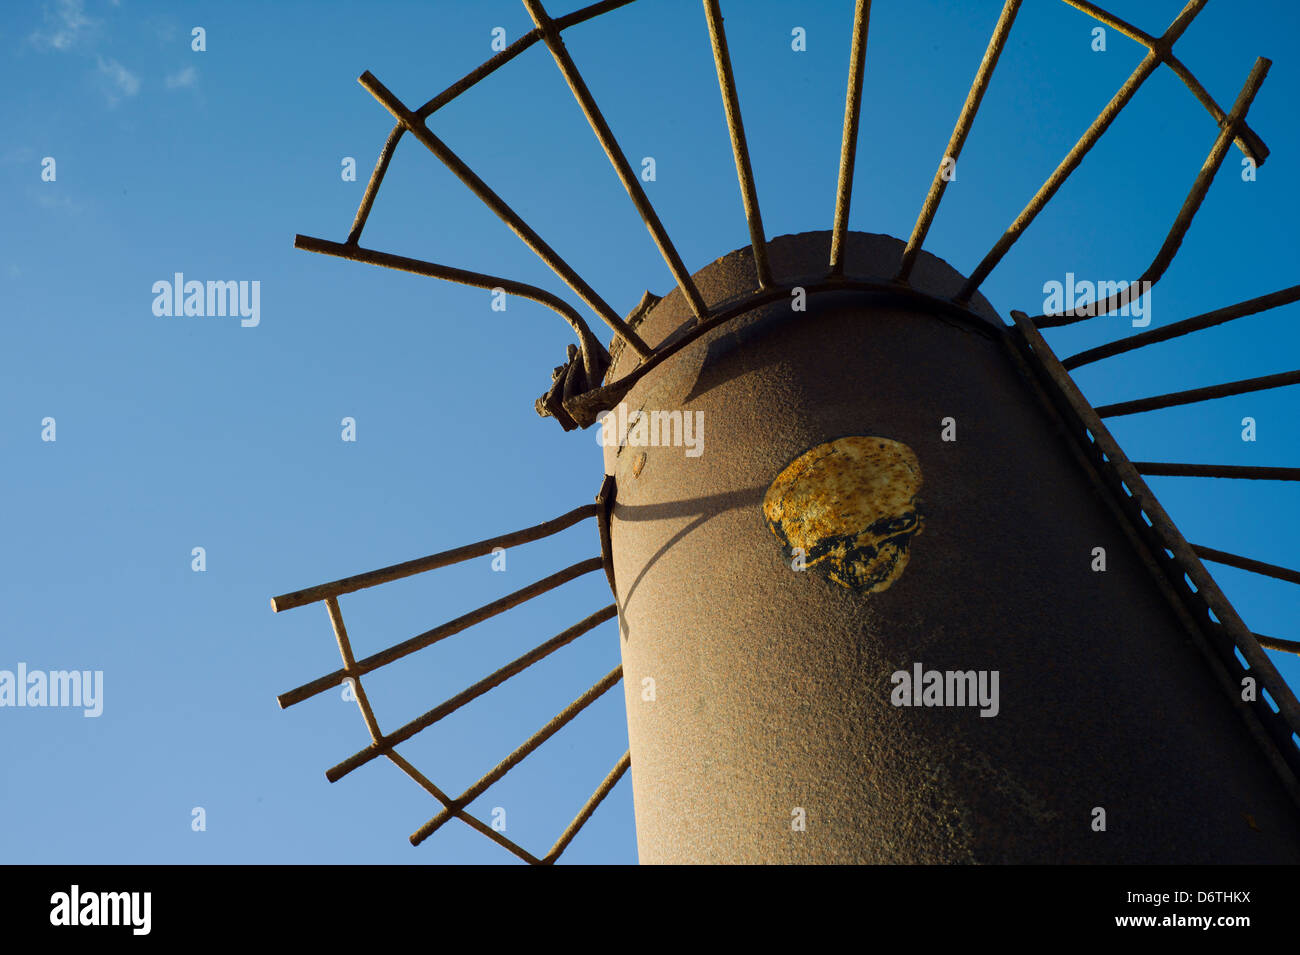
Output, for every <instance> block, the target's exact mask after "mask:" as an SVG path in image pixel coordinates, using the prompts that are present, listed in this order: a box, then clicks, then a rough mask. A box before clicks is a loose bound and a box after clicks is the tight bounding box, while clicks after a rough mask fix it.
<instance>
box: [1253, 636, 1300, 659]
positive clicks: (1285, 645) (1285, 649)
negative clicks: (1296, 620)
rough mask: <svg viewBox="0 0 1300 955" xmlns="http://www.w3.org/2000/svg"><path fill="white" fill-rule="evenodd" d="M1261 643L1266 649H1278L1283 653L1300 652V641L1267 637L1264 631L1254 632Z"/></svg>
mask: <svg viewBox="0 0 1300 955" xmlns="http://www.w3.org/2000/svg"><path fill="white" fill-rule="evenodd" d="M1254 637H1255V639H1256V640H1258V641H1259V645H1260V646H1261V647H1263V648H1264V649H1265V650H1278V651H1281V652H1282V653H1296V654H1300V641H1296V640H1283V639H1281V638H1280V637H1266V636H1264V635H1263V634H1262V633H1257V634H1254Z"/></svg>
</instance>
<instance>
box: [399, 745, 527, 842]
mask: <svg viewBox="0 0 1300 955" xmlns="http://www.w3.org/2000/svg"><path fill="white" fill-rule="evenodd" d="M385 755H386V756H387V757H388V758H389V759H390V760H391V761H392V763H393V765H395V766H396V767H397V768H398V769H400V770H401V771H402V772H404V773H406V775H407V776H410V777H411V778H412V779H413V780H415V782H416V783H418V784H419V786H420V787H421V788H422V789H423V790H424V791H425V792H427V793H428V794H429V795H430V796H432V797H433V798H434V799H436V800H438V801H439V802H440V803H442V804H443V805H444V806H448V805H451V803H452V802H453V800H452V798H451V797H450V796H448V795H447V794H446V793H445V792H443V791H442V790H441V789H439V788H438V787H437V786H436V785H434V783H433V781H432V780H430V779H429V778H428V777H427V776H425V775H424V773H422V772H420V771H419V770H418V769H416V768H415V767H414V766H412V765H411V764H410V763H409V762H408V761H407V760H406V759H405V758H404V757H403V756H401V755H400V754H399V753H397V752H396V751H389V752H388V753H386V754H385ZM454 814H455V816H456V818H457V819H459V820H461V821H462V822H464V823H465V824H466V825H467V826H469V827H470V828H471V829H474V830H475V831H477V832H480V833H482V834H483V835H485V836H487V837H488V838H489V839H491V840H492V841H493V842H495V843H496V844H497V845H499V846H501V847H502V848H503V849H505V850H506V851H508V852H510V853H512V854H513V855H515V856H516V857H518V858H520V859H522V860H523V861H524V862H527V863H528V864H529V865H541V864H542V860H541V859H539V858H537V856H535V855H533V854H532V853H531V852H529V851H528V850H527V849H525V848H524V847H523V846H521V845H519V843H517V842H515V841H514V840H513V839H510V838H509V837H507V836H504V835H502V834H501V833H499V832H497V831H496V830H495V829H493V828H492V827H491V826H489V825H488V824H487V823H485V822H484V821H483V820H481V819H479V818H478V817H477V816H475V815H473V814H471V813H470V812H468V811H467V810H464V809H457V810H456V811H455V813H454Z"/></svg>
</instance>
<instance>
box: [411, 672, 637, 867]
mask: <svg viewBox="0 0 1300 955" xmlns="http://www.w3.org/2000/svg"><path fill="white" fill-rule="evenodd" d="M622 677H623V666H622V664H620V665H619V666H616V667H614V669H612V670H610V671H609V673H607V674H606V675H605V676H604V677H602V678H601V679H600V681H599V682H597V683H596V684H595V685H594V686H592V687H591V689H589V690H587V691H586V692H585V693H583V694H582V696H580V697H578V698H577V699H576V700H574V701H573V702H572V703H570V704H569V705H568V706H566V707H565V708H564V709H563V710H561V711H560V712H559V713H557V714H556V715H555V717H554V718H552V719H551V721H550V722H549V723H547V724H546V725H545V726H543V727H542V728H541V729H540V730H538V731H537V732H536V733H534V734H533V735H532V736H530V737H529V738H528V739H527V740H526V741H525V742H524V743H523V744H522V745H521V746H519V747H518V748H517V749H516V750H515V751H514V752H513V753H511V754H510V755H509V756H507V757H506V758H505V759H503V760H502V761H501V762H499V763H498V764H497V765H496V766H495V767H494V768H493V769H492V770H491V771H489V772H488V773H487V774H486V775H485V776H483V777H482V778H481V779H480V780H479V781H478V782H476V783H475V784H474V785H472V786H470V787H469V789H467V790H465V791H464V792H463V793H461V794H460V795H459V796H457V797H456V799H455V800H454V801H453V805H455V806H456V807H457V808H460V807H463V806H468V805H469V804H470V803H472V802H473V801H474V800H475V799H477V798H478V797H479V796H481V795H482V794H483V792H484V790H486V789H487V788H488V787H489V786H491V785H492V784H493V783H495V782H496V781H497V780H499V779H500V778H501V777H502V776H504V775H505V774H506V773H508V772H510V770H511V769H513V768H514V767H515V766H516V765H518V763H519V762H520V761H521V760H523V759H524V758H525V757H526V756H528V754H529V753H531V752H533V751H534V750H535V749H537V747H539V746H541V745H542V744H543V743H545V742H546V741H547V740H548V739H550V738H551V737H552V736H554V735H555V734H556V733H558V732H559V731H560V730H561V729H563V728H564V727H565V726H566V725H568V724H569V723H570V722H572V720H573V719H574V717H576V716H577V715H578V714H579V713H581V712H582V711H583V710H585V709H586V708H587V707H588V706H590V705H591V704H592V703H594V702H595V701H596V700H598V699H599V698H600V697H601V696H602V695H604V693H605V692H606V691H607V690H608V689H609V688H610V687H612V686H613V685H614V684H615V683H617V682H618V681H619V680H620V679H622ZM452 815H453V810H452V809H451V807H450V806H448V807H447V808H444V809H443V810H442V811H441V812H439V813H438V814H437V815H436V816H434V817H433V818H432V819H430V820H429V821H428V822H426V823H425V824H424V825H423V826H421V827H420V828H419V829H417V830H416V831H415V832H413V833H412V834H411V845H413V846H418V845H419V844H420V843H421V842H423V841H424V840H425V839H427V838H429V836H431V835H433V834H434V833H435V832H437V831H438V830H439V829H440V828H442V826H443V825H444V824H445V823H446V822H447V820H449V819H451V817H452Z"/></svg>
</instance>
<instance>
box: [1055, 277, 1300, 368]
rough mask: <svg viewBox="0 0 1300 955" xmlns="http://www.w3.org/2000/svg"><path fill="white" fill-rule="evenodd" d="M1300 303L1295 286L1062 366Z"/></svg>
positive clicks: (1090, 352) (1072, 359)
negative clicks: (1296, 302) (1295, 302)
mask: <svg viewBox="0 0 1300 955" xmlns="http://www.w3.org/2000/svg"><path fill="white" fill-rule="evenodd" d="M1297 299H1300V285H1292V286H1291V287H1290V288H1284V289H1279V290H1278V291H1276V292H1270V293H1269V294H1268V295H1260V296H1258V297H1257V298H1252V299H1248V300H1247V301H1245V302H1238V303H1237V304H1235V305H1228V306H1226V307H1224V308H1219V309H1215V310H1214V311H1212V312H1206V313H1204V314H1203V315H1196V316H1194V317H1192V318H1185V319H1183V320H1182V321H1180V322H1174V323H1173V324H1172V325H1166V326H1164V327H1163V328H1153V329H1151V330H1150V331H1146V332H1141V333H1140V334H1137V335H1133V336H1131V337H1129V338H1120V339H1117V340H1116V341H1113V342H1107V343H1106V344H1105V345H1099V346H1097V347H1096V348H1089V349H1088V350H1087V351H1081V352H1079V353H1078V354H1077V355H1071V356H1070V357H1069V358H1066V359H1063V360H1062V361H1061V366H1062V367H1063V368H1065V369H1066V370H1067V371H1070V370H1072V369H1075V368H1078V367H1080V366H1081V365H1087V364H1090V363H1092V362H1094V361H1100V360H1101V359H1103V358H1111V357H1113V356H1115V355H1121V354H1123V353H1124V352H1130V351H1133V350H1134V349H1137V348H1143V347H1145V346H1147V345H1154V344H1156V342H1163V341H1168V340H1169V339H1171V338H1178V337H1179V336H1181V335H1187V334H1190V333H1191V332H1196V331H1200V330H1201V329H1203V328H1212V327H1213V326H1215V325H1222V324H1224V323H1225V322H1230V321H1232V320H1234V319H1237V318H1244V317H1245V316H1247V315H1254V314H1256V313H1258V312H1263V311H1266V310H1268V309H1270V308H1277V307H1278V306H1279V305H1287V304H1289V303H1291V302H1294V301H1296V300H1297Z"/></svg>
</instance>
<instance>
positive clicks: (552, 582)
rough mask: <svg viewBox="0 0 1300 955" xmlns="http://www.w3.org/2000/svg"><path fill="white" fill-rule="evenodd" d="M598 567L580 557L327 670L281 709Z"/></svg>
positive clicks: (596, 561)
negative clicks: (346, 664) (348, 664)
mask: <svg viewBox="0 0 1300 955" xmlns="http://www.w3.org/2000/svg"><path fill="white" fill-rule="evenodd" d="M594 570H600V558H599V557H592V558H590V559H588V560H584V561H580V562H579V563H576V564H574V565H572V566H571V567H566V568H565V569H564V570H562V571H560V572H559V573H555V574H552V575H551V576H549V577H545V578H543V579H541V580H539V581H536V582H535V583H532V584H529V585H528V586H527V587H524V588H522V589H520V590H516V591H515V592H514V593H512V594H507V595H506V596H504V597H501V598H499V599H497V600H494V601H492V602H491V603H489V604H485V605H484V606H482V607H479V608H478V609H477V610H471V611H470V612H469V613H467V614H463V615H462V616H459V617H457V618H456V619H455V620H451V621H448V622H447V623H444V624H442V625H441V626H437V627H434V628H433V629H432V630H426V631H424V633H420V634H417V635H415V636H414V637H411V639H409V640H403V641H402V642H401V643H398V644H395V645H393V646H391V647H387V648H385V649H383V650H380V651H379V652H378V653H372V654H371V655H370V656H368V657H366V658H365V659H364V660H358V661H357V662H356V664H355V665H354V666H353V667H352V669H351V671H347V670H335V671H334V672H333V673H327V674H326V675H325V676H323V677H320V678H319V679H315V680H312V681H311V682H310V683H304V684H303V685H302V686H300V687H297V688H296V689H293V690H290V691H289V692H288V693H283V694H281V695H280V696H279V697H277V698H276V699H277V700H278V701H279V703H280V708H281V709H287V708H288V707H290V706H293V705H294V704H296V703H301V702H302V701H303V700H306V699H310V698H311V697H313V696H315V695H316V694H318V693H323V692H325V691H326V690H328V689H330V688H331V687H334V686H338V685H339V684H340V683H342V682H343V680H344V679H345V678H346V677H349V676H358V675H360V674H364V673H369V672H370V671H371V670H377V669H379V668H380V667H382V666H387V665H388V664H390V663H393V662H394V661H396V660H400V659H401V658H402V657H405V656H408V655H410V654H412V653H415V652H416V651H417V650H423V649H424V648H425V647H428V646H431V645H433V644H435V643H437V642H438V641H440V640H445V639H447V638H448V637H450V636H454V635H455V634H458V633H460V632H461V631H462V630H467V629H469V628H470V627H472V626H474V625H475V624H478V623H482V622H483V621H484V620H488V619H490V618H492V617H495V616H496V615H497V614H500V613H504V612H505V611H507V610H510V609H511V608H512V607H517V606H519V605H520V604H521V603H524V602H525V601H527V600H531V599H532V598H534V597H537V596H539V595H541V594H544V593H546V592H547V591H548V590H554V589H555V588H556V587H559V586H560V585H562V584H566V583H568V582H569V581H570V580H575V579H576V578H578V577H581V576H582V575H583V574H589V573H591V572H592V571H594Z"/></svg>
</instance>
